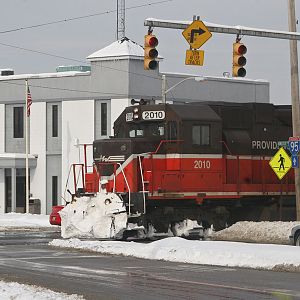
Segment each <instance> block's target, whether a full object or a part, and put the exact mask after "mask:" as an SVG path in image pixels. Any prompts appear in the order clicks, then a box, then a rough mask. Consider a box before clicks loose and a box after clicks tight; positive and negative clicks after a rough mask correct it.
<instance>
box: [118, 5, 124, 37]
mask: <svg viewBox="0 0 300 300" xmlns="http://www.w3.org/2000/svg"><path fill="white" fill-rule="evenodd" d="M123 37H125V0H117V40H120V39H122V38H123Z"/></svg>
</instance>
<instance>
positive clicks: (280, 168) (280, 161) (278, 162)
mask: <svg viewBox="0 0 300 300" xmlns="http://www.w3.org/2000/svg"><path fill="white" fill-rule="evenodd" d="M269 165H270V166H271V168H272V169H273V171H274V172H275V174H276V175H277V177H278V178H279V179H280V180H281V179H282V178H283V177H284V176H285V175H286V174H287V172H288V171H289V170H290V168H291V167H292V161H291V159H290V157H289V156H288V154H287V153H286V151H285V150H284V148H283V147H281V148H280V149H279V150H278V151H277V152H276V154H275V155H274V156H273V158H272V159H271V160H270V162H269Z"/></svg>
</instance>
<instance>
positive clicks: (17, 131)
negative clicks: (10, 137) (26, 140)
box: [13, 106, 24, 138]
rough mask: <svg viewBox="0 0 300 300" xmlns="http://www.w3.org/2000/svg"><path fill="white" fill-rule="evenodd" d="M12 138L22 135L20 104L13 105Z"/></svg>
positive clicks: (22, 119)
mask: <svg viewBox="0 0 300 300" xmlns="http://www.w3.org/2000/svg"><path fill="white" fill-rule="evenodd" d="M13 122H14V138H23V137H24V108H23V107H22V106H17V107H14V119H13Z"/></svg>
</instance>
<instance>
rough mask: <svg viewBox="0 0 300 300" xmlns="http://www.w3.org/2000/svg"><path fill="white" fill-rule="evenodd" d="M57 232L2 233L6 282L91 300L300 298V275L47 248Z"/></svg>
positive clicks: (0, 266)
mask: <svg viewBox="0 0 300 300" xmlns="http://www.w3.org/2000/svg"><path fill="white" fill-rule="evenodd" d="M52 234H53V233H49V236H47V234H44V236H42V237H41V236H36V237H34V236H33V237H30V235H29V238H27V239H17V238H15V239H13V238H12V235H13V234H10V235H9V234H8V235H5V236H4V235H2V236H1V238H0V274H1V279H2V280H3V279H5V280H8V281H18V282H21V283H27V284H36V285H38V286H43V287H46V288H49V289H52V290H54V291H60V292H65V293H68V294H78V295H83V296H84V297H85V298H86V299H280V298H279V295H281V296H282V294H284V295H289V296H291V297H289V298H285V299H297V298H300V287H299V273H286V272H271V271H260V270H248V269H237V268H226V267H214V266H201V265H192V264H184V263H171V262H164V261H155V260H142V259H137V258H133V257H121V256H109V255H99V254H93V253H91V252H82V251H74V250H67V249H66V250H62V249H56V248H53V247H50V246H48V245H47V242H48V241H49V238H53V237H52V236H50V235H52ZM15 237H17V236H15ZM199 243H200V241H199Z"/></svg>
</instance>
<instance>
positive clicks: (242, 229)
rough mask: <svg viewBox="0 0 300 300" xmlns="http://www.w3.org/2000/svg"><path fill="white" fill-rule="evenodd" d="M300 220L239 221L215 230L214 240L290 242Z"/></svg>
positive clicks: (267, 242)
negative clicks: (294, 228) (293, 229)
mask: <svg viewBox="0 0 300 300" xmlns="http://www.w3.org/2000/svg"><path fill="white" fill-rule="evenodd" d="M296 225H300V222H237V223H235V224H233V225H232V226H230V227H228V228H226V229H224V230H221V231H218V232H215V233H214V234H213V236H212V239H213V240H222V241H236V242H254V243H265V244H269V243H270V244H289V235H290V233H291V230H292V228H293V227H294V226H296Z"/></svg>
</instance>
